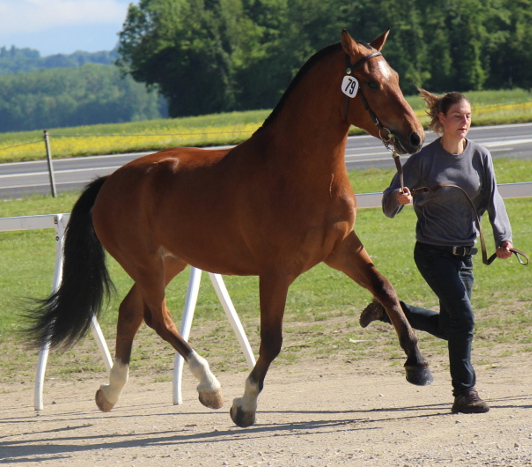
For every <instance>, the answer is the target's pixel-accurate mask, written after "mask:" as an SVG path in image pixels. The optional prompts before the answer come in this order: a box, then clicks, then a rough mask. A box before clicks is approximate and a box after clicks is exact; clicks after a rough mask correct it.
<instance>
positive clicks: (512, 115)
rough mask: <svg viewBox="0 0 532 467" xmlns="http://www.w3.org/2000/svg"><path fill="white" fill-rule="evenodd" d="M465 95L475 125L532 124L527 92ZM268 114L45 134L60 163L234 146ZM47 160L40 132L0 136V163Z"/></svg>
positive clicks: (531, 98) (413, 100) (417, 104)
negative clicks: (176, 148)
mask: <svg viewBox="0 0 532 467" xmlns="http://www.w3.org/2000/svg"><path fill="white" fill-rule="evenodd" d="M467 96H468V98H469V99H470V100H471V103H472V106H473V124H474V125H492V124H502V123H517V122H530V121H532V93H531V92H529V91H525V90H522V89H513V90H502V91H476V92H470V93H467ZM407 100H408V101H409V103H410V105H411V106H412V108H413V109H414V110H415V111H416V114H417V115H418V117H419V119H420V120H421V122H422V123H424V124H425V125H426V124H427V117H426V115H425V105H424V103H423V100H422V99H421V98H420V97H419V96H410V97H408V98H407ZM269 113H270V111H269V110H257V111H249V112H233V113H227V114H217V115H206V116H201V117H189V118H177V119H165V120H151V121H144V122H133V123H121V124H108V125H93V126H87V127H73V128H58V129H50V128H48V129H47V130H49V135H50V145H51V148H52V154H53V157H54V158H64V157H73V156H87V155H98V154H116V153H124V152H141V151H153V150H157V149H163V148H167V147H171V146H212V145H225V144H235V143H239V142H240V141H243V140H245V139H247V138H249V136H251V134H252V133H253V132H254V131H255V130H256V129H257V128H259V127H260V125H261V124H262V122H263V121H264V119H265V118H266V117H267V116H268V114H269ZM377 113H378V112H377ZM43 130H44V128H43ZM360 133H362V130H359V129H358V128H355V127H352V128H351V134H360ZM45 157H46V151H45V146H44V142H43V132H42V131H30V132H18V133H0V163H1V162H14V161H21V160H39V159H44V158H45Z"/></svg>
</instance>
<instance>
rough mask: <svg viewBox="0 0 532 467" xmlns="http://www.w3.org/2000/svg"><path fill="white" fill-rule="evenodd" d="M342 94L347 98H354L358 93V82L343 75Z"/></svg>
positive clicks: (352, 77) (351, 77)
mask: <svg viewBox="0 0 532 467" xmlns="http://www.w3.org/2000/svg"><path fill="white" fill-rule="evenodd" d="M342 92H343V93H344V94H345V95H346V96H347V97H355V96H356V95H357V92H358V81H357V79H356V78H355V77H354V76H350V75H345V76H344V79H343V81H342Z"/></svg>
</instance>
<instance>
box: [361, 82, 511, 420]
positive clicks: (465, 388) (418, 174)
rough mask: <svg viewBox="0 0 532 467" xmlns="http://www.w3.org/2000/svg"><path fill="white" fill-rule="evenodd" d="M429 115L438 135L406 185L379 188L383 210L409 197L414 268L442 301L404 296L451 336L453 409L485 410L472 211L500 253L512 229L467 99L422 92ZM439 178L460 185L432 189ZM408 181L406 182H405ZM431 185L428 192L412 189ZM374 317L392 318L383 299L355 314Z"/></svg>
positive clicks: (391, 211) (414, 160)
mask: <svg viewBox="0 0 532 467" xmlns="http://www.w3.org/2000/svg"><path fill="white" fill-rule="evenodd" d="M420 92H421V94H422V97H423V99H424V100H425V102H426V103H427V106H428V111H427V114H428V115H429V116H430V117H431V119H432V120H431V122H430V124H429V128H430V129H432V130H434V131H435V132H436V133H438V135H439V136H440V138H439V139H437V140H436V141H434V142H433V143H431V144H429V145H428V146H426V147H424V148H423V149H422V150H421V151H420V152H419V153H417V154H415V155H413V156H411V157H410V158H409V159H408V160H407V161H406V163H405V165H404V168H403V175H404V184H405V187H404V188H402V187H401V186H400V179H399V176H398V175H396V176H395V177H394V178H393V180H392V183H391V185H390V186H389V187H388V188H387V189H386V190H385V192H384V194H383V200H382V206H383V211H384V213H385V214H386V216H388V217H394V216H395V215H396V214H398V213H399V212H401V209H402V208H403V206H404V205H407V204H409V203H411V202H412V201H413V203H414V210H415V212H416V215H417V225H416V239H417V242H416V245H415V248H414V259H415V262H416V265H417V267H418V269H419V272H420V273H421V275H422V276H423V278H424V279H425V280H426V282H427V284H428V285H429V286H430V287H431V288H432V290H433V291H434V293H435V294H436V295H437V296H438V298H439V301H440V311H439V313H438V312H436V311H431V310H427V309H424V308H418V307H414V306H411V305H406V304H404V303H402V302H401V304H402V306H403V310H404V312H405V315H406V317H407V318H408V320H409V322H410V324H411V325H412V327H413V328H415V329H419V330H422V331H426V332H429V333H430V334H433V335H434V336H436V337H439V338H441V339H445V340H447V341H448V348H449V361H450V370H451V378H452V386H453V395H454V404H453V406H452V412H453V413H458V412H462V413H483V412H487V411H488V410H489V406H488V404H487V403H486V402H484V401H483V400H482V399H481V398H480V397H479V395H478V393H477V391H476V389H475V383H476V377H475V370H474V369H473V366H472V365H471V343H472V340H473V329H474V315H473V310H472V308H471V290H472V287H473V262H472V257H471V255H473V254H475V253H476V249H475V248H473V245H474V243H475V241H476V237H477V233H478V232H477V227H476V225H475V224H476V223H475V213H474V212H473V209H472V207H471V204H470V203H469V201H468V200H467V197H466V195H465V193H463V192H462V190H464V191H465V192H466V193H467V195H468V196H469V197H470V198H471V200H472V202H473V203H474V205H475V208H476V211H477V214H478V216H479V217H480V216H481V215H482V214H483V213H484V212H485V211H488V214H489V220H490V223H491V225H492V228H493V235H494V239H495V244H496V245H497V256H498V257H499V258H509V257H510V256H511V255H512V253H511V251H510V248H513V245H512V231H511V227H510V222H509V220H508V215H507V213H506V208H505V206H504V202H503V200H502V198H501V196H500V194H499V192H498V191H497V183H496V181H495V174H494V171H493V164H492V161H491V155H490V153H489V151H488V150H487V149H486V148H484V147H483V146H480V145H479V144H476V143H474V142H473V141H471V140H469V139H467V138H466V136H467V133H468V131H469V128H470V126H471V104H470V103H469V101H468V99H467V98H466V97H465V96H464V95H462V94H460V93H457V92H451V93H448V94H445V95H444V96H442V97H437V96H435V95H433V94H431V93H429V92H427V91H424V90H420ZM440 184H451V185H456V186H458V187H460V188H461V189H462V190H460V189H458V188H456V187H449V186H446V187H440V188H438V189H435V190H431V188H433V187H435V186H437V185H440ZM407 187H410V188H407ZM419 188H428V190H420V191H417V192H416V189H419ZM374 320H381V321H385V322H390V321H389V319H388V316H387V315H386V312H385V310H384V308H383V307H382V305H381V304H380V303H378V302H376V301H374V302H373V303H372V304H370V305H368V307H366V309H365V310H364V311H363V312H362V315H361V316H360V324H361V326H362V327H366V326H367V325H368V324H369V323H371V322H372V321H374Z"/></svg>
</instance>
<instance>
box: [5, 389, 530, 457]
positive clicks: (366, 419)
mask: <svg viewBox="0 0 532 467" xmlns="http://www.w3.org/2000/svg"><path fill="white" fill-rule="evenodd" d="M531 399H532V398H531V397H530V396H523V397H512V396H508V397H502V398H497V399H492V400H490V401H489V402H490V405H491V407H492V410H496V409H514V408H518V409H530V408H532V403H531ZM385 413H390V416H389V417H386V416H384V417H379V418H375V417H372V414H373V415H374V414H379V415H382V414H385ZM450 414H451V412H450V410H449V405H448V404H443V403H442V404H439V403H438V404H426V405H412V406H403V407H383V408H378V409H368V410H364V409H358V410H342V411H338V410H298V411H292V410H286V411H281V410H269V411H261V412H260V414H259V419H258V421H257V423H256V424H255V425H253V426H251V427H248V428H244V429H242V428H238V427H233V426H232V427H230V428H228V429H225V430H216V429H214V430H209V431H192V430H193V429H194V428H195V427H197V426H199V424H200V423H199V422H198V425H194V426H190V425H187V426H185V427H182V428H179V427H177V428H176V430H180V431H179V432H176V431H175V430H171V431H170V430H166V431H152V432H144V433H141V434H139V433H115V434H111V435H110V434H105V435H103V434H102V435H92V436H87V435H81V434H78V433H79V431H78V430H82V429H85V428H87V427H90V426H94V425H97V424H98V420H101V417H97V416H89V417H87V413H85V412H79V413H73V412H72V413H70V415H76V416H77V417H78V418H77V419H78V420H80V419H83V420H84V421H85V423H84V424H83V425H77V426H66V427H65V428H59V429H53V430H46V431H42V432H40V433H39V435H40V439H39V438H37V439H35V438H34V439H31V440H26V439H25V440H14V441H10V440H9V439H5V438H4V439H3V440H1V441H0V453H1V454H0V463H4V462H12V463H23V462H28V463H29V462H42V461H53V460H60V459H63V460H64V459H65V458H68V457H69V456H70V455H73V454H74V453H79V452H89V451H94V450H98V449H106V450H109V449H111V450H114V449H124V448H133V447H135V448H139V447H141V448H149V447H154V446H162V445H169V444H170V445H174V446H176V447H179V446H180V445H187V446H190V445H195V444H197V445H199V444H201V443H205V442H209V443H228V442H232V441H235V440H246V439H257V438H267V437H273V436H275V437H278V436H299V437H300V436H312V435H314V434H317V433H320V432H322V431H330V430H331V429H335V428H337V429H339V430H342V431H348V432H349V431H351V432H360V431H370V430H379V429H382V428H384V426H385V425H386V424H387V423H390V422H396V421H405V420H412V419H427V420H429V419H434V418H438V417H444V416H449V415H450ZM158 415H160V416H165V415H168V413H167V412H161V413H159V414H154V413H153V412H152V413H150V414H147V415H139V414H138V413H134V410H131V413H129V414H128V413H126V414H118V415H113V416H114V417H116V418H117V419H122V420H124V419H130V418H131V419H136V420H138V419H139V418H142V417H154V416H155V417H157V416H158ZM187 415H189V416H195V417H197V418H198V421H200V420H201V418H202V417H204V416H206V415H208V414H206V413H205V412H187ZM294 415H300V416H301V417H300V418H302V419H304V420H302V421H299V422H281V423H277V422H275V423H274V422H272V423H261V421H260V419H261V418H262V419H268V418H283V417H285V416H294ZM176 416H177V417H178V416H179V414H178V413H177V414H176ZM270 416H271V417H270ZM64 420H65V422H67V421H68V422H71V421H72V419H71V418H69V419H64ZM2 423H27V419H20V418H12V419H4V420H3V421H2ZM58 432H64V436H62V437H55V438H54V439H53V444H51V441H52V440H51V439H50V437H49V435H50V434H51V433H56V434H57V433H58Z"/></svg>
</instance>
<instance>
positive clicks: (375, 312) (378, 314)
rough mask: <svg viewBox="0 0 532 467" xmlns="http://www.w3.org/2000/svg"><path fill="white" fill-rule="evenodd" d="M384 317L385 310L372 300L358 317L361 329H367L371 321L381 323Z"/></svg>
mask: <svg viewBox="0 0 532 467" xmlns="http://www.w3.org/2000/svg"><path fill="white" fill-rule="evenodd" d="M385 316H386V310H385V309H384V307H383V306H382V305H381V304H380V302H378V301H377V300H373V301H372V302H371V303H370V304H369V305H368V306H367V307H366V308H364V311H362V314H361V315H360V319H359V323H360V326H362V327H363V328H365V327H368V326H369V323H371V322H373V321H377V320H379V321H382V320H383V319H384V318H385Z"/></svg>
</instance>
